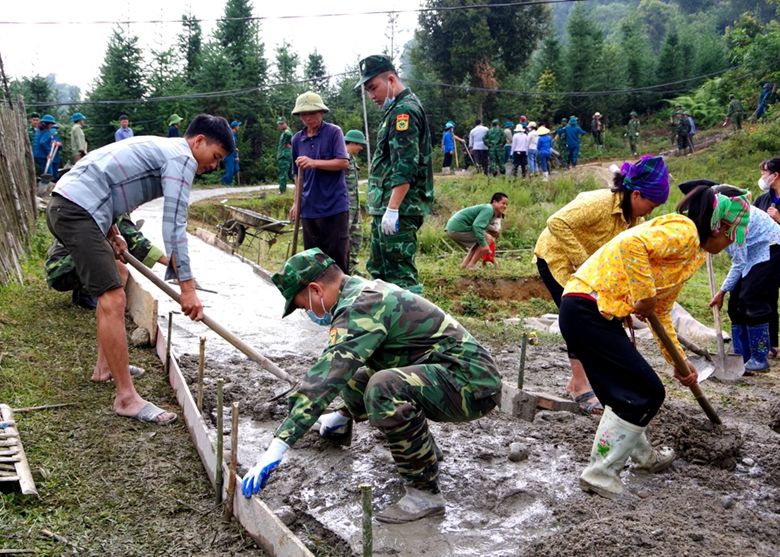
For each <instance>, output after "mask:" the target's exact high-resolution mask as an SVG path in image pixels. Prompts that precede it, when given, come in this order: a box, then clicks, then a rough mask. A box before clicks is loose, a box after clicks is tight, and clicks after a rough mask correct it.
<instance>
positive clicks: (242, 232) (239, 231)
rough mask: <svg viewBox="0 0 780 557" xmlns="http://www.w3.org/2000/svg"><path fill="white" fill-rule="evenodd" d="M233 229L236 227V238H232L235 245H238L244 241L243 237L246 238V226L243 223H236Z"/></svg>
mask: <svg viewBox="0 0 780 557" xmlns="http://www.w3.org/2000/svg"><path fill="white" fill-rule="evenodd" d="M235 229H236V238H235V240H234V243H235V246H236V247H238V246H240V245H241V244H243V243H244V239H245V238H246V227H245V226H244V225H243V224H238V223H236V226H235Z"/></svg>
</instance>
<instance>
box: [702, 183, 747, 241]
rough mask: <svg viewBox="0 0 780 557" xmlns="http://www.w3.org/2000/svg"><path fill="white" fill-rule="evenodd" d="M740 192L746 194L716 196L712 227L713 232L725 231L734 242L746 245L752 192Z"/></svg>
mask: <svg viewBox="0 0 780 557" xmlns="http://www.w3.org/2000/svg"><path fill="white" fill-rule="evenodd" d="M740 191H744V193H743V194H742V195H737V196H734V197H729V196H727V195H723V194H722V193H716V194H715V199H714V200H713V202H712V220H711V221H710V227H711V228H712V231H713V232H717V231H719V230H724V231H725V233H726V236H728V238H729V239H730V240H731V241H732V242H733V241H736V242H737V244H739V245H742V244H744V243H745V237H746V236H747V229H748V222H749V221H750V192H749V191H746V190H740Z"/></svg>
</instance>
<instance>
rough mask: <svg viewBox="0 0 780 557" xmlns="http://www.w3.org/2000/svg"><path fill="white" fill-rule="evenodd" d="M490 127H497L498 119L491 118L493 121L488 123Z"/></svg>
mask: <svg viewBox="0 0 780 557" xmlns="http://www.w3.org/2000/svg"><path fill="white" fill-rule="evenodd" d="M490 125H491V126H497V125H498V118H493V121H492V122H490Z"/></svg>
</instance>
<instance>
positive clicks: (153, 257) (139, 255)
mask: <svg viewBox="0 0 780 557" xmlns="http://www.w3.org/2000/svg"><path fill="white" fill-rule="evenodd" d="M116 225H117V228H119V233H120V234H122V237H123V238H124V239H125V241H126V242H127V249H128V250H129V251H130V253H131V254H132V255H133V257H135V258H136V259H138V260H140V261H142V262H143V264H144V265H146V266H147V267H150V268H151V267H154V264H155V263H156V262H157V260H158V259H160V256H161V255H162V254H163V251H162V250H161V249H160V248H158V247H157V246H155V245H154V244H152V242H150V241H149V239H148V238H147V237H146V236H144V235H143V234H141V231H140V230H138V228H136V226H135V223H134V222H133V221H132V220H130V218H129V217H127V216H126V215H122V216H120V217H119V218H117V219H116Z"/></svg>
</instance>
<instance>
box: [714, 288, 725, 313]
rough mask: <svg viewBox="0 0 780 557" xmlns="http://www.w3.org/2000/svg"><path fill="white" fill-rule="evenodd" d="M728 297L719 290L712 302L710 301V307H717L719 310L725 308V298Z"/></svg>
mask: <svg viewBox="0 0 780 557" xmlns="http://www.w3.org/2000/svg"><path fill="white" fill-rule="evenodd" d="M725 295H726V293H725V292H723V290H718V292H717V293H716V294H715V295H714V296H713V297H712V300H710V307H717V308H718V309H721V308H722V307H723V298H724V296H725Z"/></svg>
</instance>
